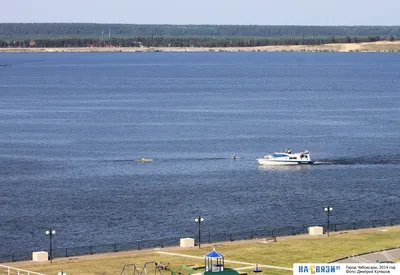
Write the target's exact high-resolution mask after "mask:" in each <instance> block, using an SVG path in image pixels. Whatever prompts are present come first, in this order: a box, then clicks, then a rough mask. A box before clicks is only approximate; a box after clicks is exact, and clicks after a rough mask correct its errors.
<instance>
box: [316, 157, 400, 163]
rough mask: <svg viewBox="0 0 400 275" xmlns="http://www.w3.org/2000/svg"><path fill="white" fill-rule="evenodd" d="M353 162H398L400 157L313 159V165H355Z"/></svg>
mask: <svg viewBox="0 0 400 275" xmlns="http://www.w3.org/2000/svg"><path fill="white" fill-rule="evenodd" d="M355 164H364V165H366V164H382V165H383V164H400V158H388V157H376V156H375V157H374V156H371V157H359V158H348V159H326V160H319V161H315V162H314V165H355Z"/></svg>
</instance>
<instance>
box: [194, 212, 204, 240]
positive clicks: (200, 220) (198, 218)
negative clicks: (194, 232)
mask: <svg viewBox="0 0 400 275" xmlns="http://www.w3.org/2000/svg"><path fill="white" fill-rule="evenodd" d="M194 221H195V222H197V223H198V224H199V248H200V246H201V238H200V223H201V222H202V221H204V219H203V218H202V217H201V216H198V217H197V218H196V219H194Z"/></svg>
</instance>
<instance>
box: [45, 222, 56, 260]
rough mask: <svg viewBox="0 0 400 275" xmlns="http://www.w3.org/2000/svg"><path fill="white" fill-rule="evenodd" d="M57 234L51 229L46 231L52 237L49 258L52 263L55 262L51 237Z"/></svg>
mask: <svg viewBox="0 0 400 275" xmlns="http://www.w3.org/2000/svg"><path fill="white" fill-rule="evenodd" d="M55 234H56V231H55V230H53V229H51V228H50V230H47V231H46V236H49V237H50V251H49V259H50V263H52V262H53V245H52V243H51V238H52V237H53V235H55Z"/></svg>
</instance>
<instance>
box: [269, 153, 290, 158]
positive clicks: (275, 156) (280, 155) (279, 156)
mask: <svg viewBox="0 0 400 275" xmlns="http://www.w3.org/2000/svg"><path fill="white" fill-rule="evenodd" d="M287 156H288V155H287V154H274V155H273V157H274V158H281V157H287Z"/></svg>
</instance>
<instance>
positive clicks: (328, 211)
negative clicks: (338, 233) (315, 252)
mask: <svg viewBox="0 0 400 275" xmlns="http://www.w3.org/2000/svg"><path fill="white" fill-rule="evenodd" d="M324 211H325V212H326V214H327V217H328V225H327V228H326V233H327V235H328V237H329V216H330V215H331V212H332V211H333V207H331V206H328V207H325V208H324Z"/></svg>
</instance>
